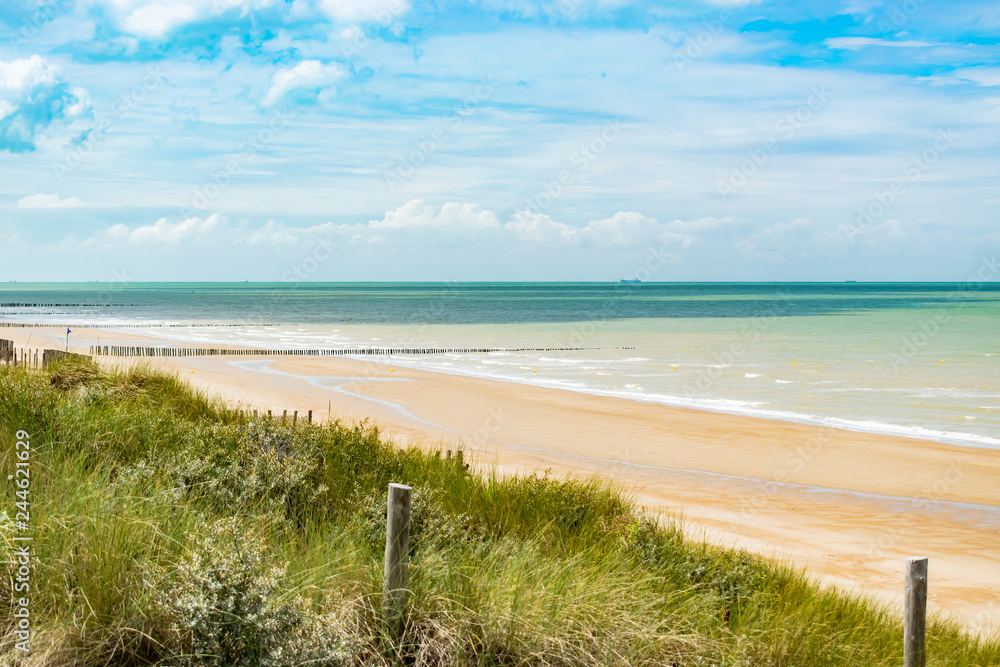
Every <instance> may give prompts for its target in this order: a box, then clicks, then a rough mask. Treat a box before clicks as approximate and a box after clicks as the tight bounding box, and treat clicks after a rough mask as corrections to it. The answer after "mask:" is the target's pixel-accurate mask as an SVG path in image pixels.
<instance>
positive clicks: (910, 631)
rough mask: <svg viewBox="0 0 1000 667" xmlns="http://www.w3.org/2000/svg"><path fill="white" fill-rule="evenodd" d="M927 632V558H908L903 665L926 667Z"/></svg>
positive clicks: (906, 666) (907, 666)
mask: <svg viewBox="0 0 1000 667" xmlns="http://www.w3.org/2000/svg"><path fill="white" fill-rule="evenodd" d="M926 633H927V559H926V558H907V559H906V592H905V607H904V611H903V667H925V665H926V664H927V650H926Z"/></svg>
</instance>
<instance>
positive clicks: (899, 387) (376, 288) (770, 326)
mask: <svg viewBox="0 0 1000 667" xmlns="http://www.w3.org/2000/svg"><path fill="white" fill-rule="evenodd" d="M11 302H28V303H42V304H77V305H64V306H56V307H27V308H25V307H4V306H0V320H5V321H13V320H20V321H34V322H53V323H79V324H85V323H91V324H102V325H105V326H113V325H114V324H115V323H149V324H155V323H158V324H162V323H172V324H190V323H200V324H204V323H216V324H240V325H241V326H238V327H192V328H186V327H172V328H169V329H163V328H159V329H158V328H150V329H148V330H141V329H140V330H139V331H136V330H134V329H129V331H130V332H136V333H149V334H151V335H155V336H159V337H163V338H170V339H183V340H188V341H197V342H205V343H208V342H217V343H243V344H249V345H259V346H269V347H270V346H273V347H279V346H280V347H303V348H316V347H323V348H330V347H355V346H359V345H378V346H391V345H398V346H426V347H431V346H440V347H469V346H480V347H488V346H489V347H493V346H496V347H566V346H569V347H579V348H586V349H582V350H579V351H572V352H559V353H494V354H489V355H436V356H430V357H411V358H407V357H404V356H400V357H393V359H392V363H393V364H396V365H401V366H404V365H405V366H413V367H419V368H426V369H432V370H439V371H446V372H451V373H461V374H469V375H475V376H480V377H491V378H499V379H504V380H512V381H516V382H526V383H532V384H539V385H545V386H553V387H564V388H568V389H574V390H578V391H585V392H590V393H601V394H611V395H617V396H625V397H629V398H633V399H636V400H644V401H654V402H662V403H668V404H674V405H688V406H694V407H702V408H708V409H713V410H720V411H726V412H735V413H742V414H750V415H761V416H769V417H775V418H780V419H788V420H794V421H804V422H814V423H828V424H831V425H837V426H842V427H845V428H852V429H857V430H870V431H877V432H886V433H896V434H901V435H912V436H919V437H925V438H930V439H935V440H939V441H942V442H951V443H956V444H966V445H977V446H987V447H1000V284H998V283H989V284H982V283H978V284H977V283H973V284H958V283H955V284H943V283H933V284H914V283H905V284H886V283H879V284H848V283H838V284H816V283H807V284H792V283H768V284H745V283H740V284H719V283H712V284H691V283H682V284H668V283H652V284H641V285H625V284H579V283H572V284H551V283H546V284H510V283H492V284H491V283H483V284H453V285H451V284H330V285H325V284H308V285H293V284H260V283H252V284H131V283H130V284H100V283H88V284H69V285H39V284H31V285H24V284H8V285H4V286H0V303H11ZM88 304H89V305H88ZM94 304H101V305H94ZM104 304H110V305H104ZM259 324H269V325H274V326H267V327H261V326H254V325H259ZM0 337H2V331H0ZM104 342H110V341H104ZM77 343H78V344H83V345H86V344H88V341H83V340H77ZM622 348H632V349H622ZM942 361H943V362H944V363H942Z"/></svg>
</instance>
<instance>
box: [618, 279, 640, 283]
mask: <svg viewBox="0 0 1000 667" xmlns="http://www.w3.org/2000/svg"><path fill="white" fill-rule="evenodd" d="M622 282H623V283H641V282H642V281H641V280H639V279H638V278H622Z"/></svg>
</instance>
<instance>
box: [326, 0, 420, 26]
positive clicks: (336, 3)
mask: <svg viewBox="0 0 1000 667" xmlns="http://www.w3.org/2000/svg"><path fill="white" fill-rule="evenodd" d="M319 8H320V10H322V11H323V13H325V14H326V15H327V16H329V17H330V18H332V19H335V20H337V21H341V22H344V23H359V22H362V21H377V22H379V23H380V24H382V25H383V26H388V25H389V24H390V23H392V21H393V20H394V19H395V18H396V17H398V16H401V15H403V14H405V13H406V12H408V11H409V10H410V3H409V2H407V0H320V2H319Z"/></svg>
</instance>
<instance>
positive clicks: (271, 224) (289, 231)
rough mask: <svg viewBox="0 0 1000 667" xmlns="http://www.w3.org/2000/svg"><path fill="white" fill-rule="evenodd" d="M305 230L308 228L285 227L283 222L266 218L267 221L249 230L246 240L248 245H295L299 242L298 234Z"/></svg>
mask: <svg viewBox="0 0 1000 667" xmlns="http://www.w3.org/2000/svg"><path fill="white" fill-rule="evenodd" d="M305 231H308V230H303V229H301V228H297V227H293V228H289V227H285V225H284V224H283V223H281V222H275V221H274V220H273V219H272V220H268V221H267V223H266V224H265V225H264V226H263V227H260V228H259V229H253V230H249V235H248V236H247V238H246V242H247V243H249V244H250V245H257V244H266V245H271V246H276V245H295V244H297V243H298V242H299V234H300V233H302V232H305Z"/></svg>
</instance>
